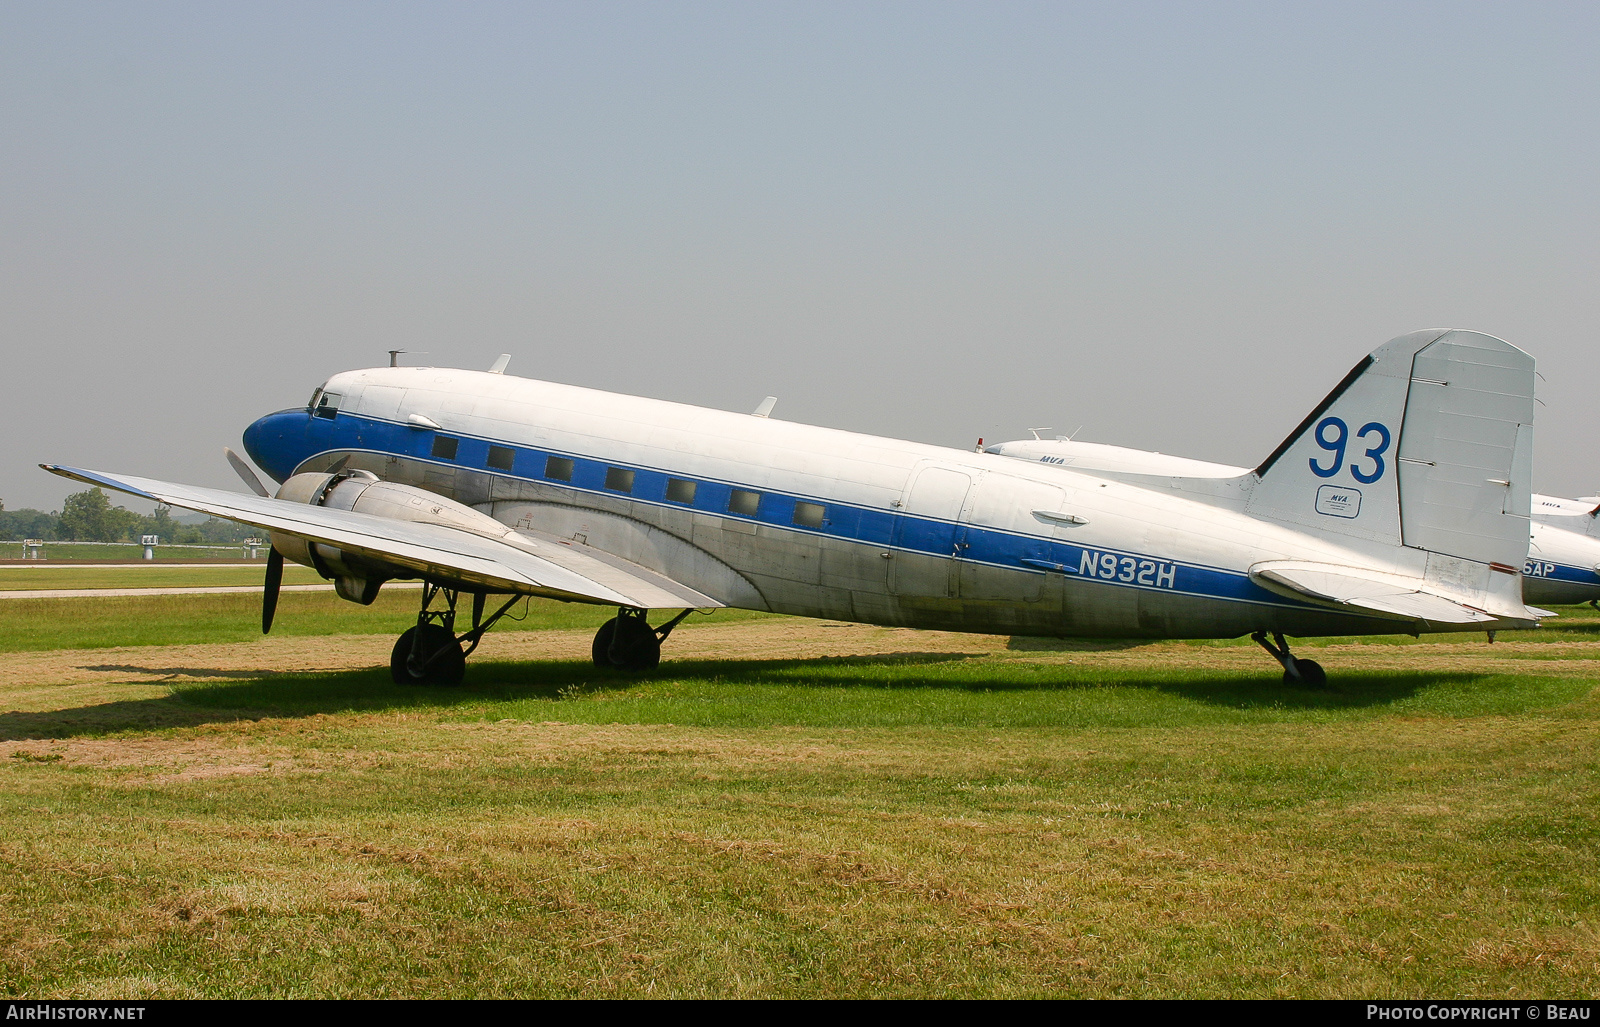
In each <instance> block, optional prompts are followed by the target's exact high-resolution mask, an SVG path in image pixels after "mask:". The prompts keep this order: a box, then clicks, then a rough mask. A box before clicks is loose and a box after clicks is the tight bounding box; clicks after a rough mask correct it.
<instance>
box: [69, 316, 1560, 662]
mask: <svg viewBox="0 0 1600 1027" xmlns="http://www.w3.org/2000/svg"><path fill="white" fill-rule="evenodd" d="M508 359H509V358H508V357H502V358H501V360H500V361H499V362H498V363H497V364H496V366H495V367H494V368H493V369H492V370H491V371H488V372H479V371H462V370H446V369H441V368H425V367H379V368H370V369H368V370H364V371H348V372H345V373H343V374H338V375H335V376H334V377H333V378H331V379H329V380H328V382H327V383H326V384H324V385H323V386H322V387H321V388H318V389H317V390H316V391H315V393H313V395H312V397H311V402H310V403H309V404H308V405H307V406H305V407H301V408H296V409H293V410H283V411H279V412H278V413H274V414H268V415H267V416H265V417H263V418H261V419H260V420H258V421H256V422H255V423H254V424H252V425H251V426H250V427H249V428H248V429H247V430H246V432H245V436H244V442H245V448H246V450H247V451H248V452H249V454H250V456H251V457H252V458H254V460H255V462H256V464H257V465H258V466H260V467H261V468H263V469H265V470H266V472H267V473H268V474H270V475H271V476H272V478H273V479H275V480H276V481H278V482H281V483H282V485H281V487H280V488H279V489H278V490H277V494H276V497H269V496H268V495H267V490H266V489H265V488H264V487H262V486H261V484H260V483H259V481H258V480H257V479H256V478H255V476H254V474H253V473H252V472H250V471H249V469H248V467H247V466H246V465H245V464H244V462H243V461H242V460H240V459H239V458H238V457H237V456H234V455H233V454H232V453H231V452H230V453H229V456H230V459H231V460H232V461H233V462H234V464H235V467H236V468H237V469H238V470H240V472H241V476H243V477H244V478H245V480H246V483H247V484H250V485H251V486H252V488H253V489H254V490H255V491H256V492H257V493H258V495H255V496H249V495H242V494H237V493H231V492H226V491H221V490H217V489H208V488H197V487H192V486H187V485H178V484H172V483H169V482H163V481H153V480H149V479H146V478H135V477H129V476H125V475H120V474H106V473H103V472H99V471H89V470H78V469H74V468H68V467H59V466H54V465H43V466H44V467H45V468H46V469H47V470H50V471H53V472H55V473H57V474H61V475H64V476H66V477H69V478H74V479H77V480H78V481H82V482H87V483H89V484H92V485H102V486H105V487H107V488H112V489H119V490H121V491H123V492H128V493H130V494H133V495H136V496H141V497H144V498H146V499H151V500H155V501H157V502H161V503H167V504H170V505H172V506H178V507H183V508H186V509H190V510H198V511H201V512H203V513H208V514H214V515H216V516H218V517H226V518H231V519H233V520H236V521H242V522H244V523H247V524H252V525H256V526H258V527H260V528H263V529H265V530H266V531H268V532H269V533H270V535H271V539H272V549H271V551H270V553H269V557H268V565H267V584H266V589H265V601H264V606H263V617H262V628H263V630H266V629H268V628H269V627H270V625H271V621H272V613H273V609H274V606H275V603H276V597H277V590H278V583H279V581H280V578H281V575H282V569H283V560H284V559H289V560H293V561H294V562H296V563H301V564H305V565H308V566H311V567H314V568H316V569H317V571H319V572H320V573H321V574H322V575H323V577H325V578H329V579H332V580H333V582H334V584H335V587H336V589H337V591H338V594H339V595H340V596H342V597H343V598H345V599H349V600H352V601H355V602H358V603H370V602H372V601H373V599H374V598H375V597H376V596H377V594H378V589H379V587H380V586H381V585H382V584H383V583H384V582H385V581H387V580H389V579H394V578H421V579H422V580H423V582H424V588H423V591H422V604H421V609H420V611H419V613H418V615H417V624H416V627H414V628H412V629H410V630H408V631H407V632H406V633H405V634H404V635H402V636H401V637H400V639H399V641H398V642H397V643H396V644H395V647H394V653H393V658H392V660H391V669H392V671H393V674H394V677H395V680H396V681H400V682H419V683H438V684H454V683H456V682H458V681H460V680H461V677H462V674H463V672H464V667H465V657H466V654H467V653H470V652H471V651H472V649H473V648H475V647H476V646H477V645H478V643H479V641H480V640H481V639H482V637H483V633H484V632H485V631H486V630H488V628H489V627H490V626H491V625H492V624H494V623H495V621H496V620H497V619H498V618H499V617H501V616H502V615H504V614H505V613H506V612H507V611H508V610H509V609H510V608H511V607H512V605H513V604H515V603H516V602H517V601H518V600H519V599H520V597H522V596H527V595H534V596H547V597H550V598H554V599H562V600H568V601H573V602H583V603H594V604H603V605H608V606H616V607H618V614H617V617H616V618H614V619H613V620H611V621H609V622H607V623H606V624H605V626H603V627H602V628H601V629H600V631H599V633H598V634H597V635H596V636H595V640H594V646H593V657H594V661H595V663H596V664H598V665H600V666H603V667H618V668H622V669H627V670H635V671H642V670H648V669H650V668H653V667H654V666H655V665H656V664H657V662H658V661H659V659H660V652H661V642H662V640H663V639H665V638H666V636H667V634H668V633H669V632H670V631H671V630H672V628H673V627H674V626H675V625H676V624H678V623H679V622H680V621H682V620H683V618H684V617H685V616H687V615H688V614H689V612H691V611H692V610H695V609H703V610H704V609H714V608H717V607H723V606H729V607H739V608H744V609H753V610H770V611H774V612H778V613H787V614H798V615H801V616H808V617H828V618H834V619H839V620H853V621H864V622H867V623H873V624H886V625H901V626H906V627H915V628H937V629H943V630H954V631H973V632H987V633H1000V634H1013V635H1044V636H1091V637H1108V636H1124V637H1140V638H1226V637H1236V636H1239V635H1246V634H1248V635H1250V636H1251V637H1252V638H1254V639H1255V641H1256V642H1258V643H1259V644H1260V645H1261V646H1262V647H1263V648H1265V649H1266V650H1267V651H1268V652H1269V653H1271V654H1272V655H1273V656H1274V657H1275V658H1276V659H1277V660H1278V661H1279V662H1280V663H1281V664H1282V666H1283V668H1284V679H1285V681H1287V682H1290V683H1305V684H1309V685H1315V684H1320V683H1321V682H1322V681H1323V680H1324V673H1323V671H1322V668H1320V667H1319V666H1318V665H1317V664H1316V663H1314V662H1312V661H1310V660H1304V659H1298V658H1296V657H1295V656H1293V655H1292V654H1291V653H1290V651H1289V647H1288V645H1287V644H1286V643H1285V641H1284V635H1285V634H1290V635H1299V636H1306V635H1329V634H1338V635H1350V634H1366V633H1375V634H1389V633H1395V632H1423V631H1444V630H1460V629H1461V628H1462V627H1463V626H1464V625H1473V626H1475V627H1477V628H1482V629H1489V630H1493V629H1496V628H1508V627H1527V626H1531V625H1533V624H1535V623H1536V622H1537V620H1538V618H1539V617H1540V616H1542V615H1543V614H1544V611H1541V610H1535V609H1529V608H1528V607H1526V606H1524V605H1523V599H1522V575H1521V573H1520V569H1521V567H1522V564H1523V561H1524V560H1525V559H1526V558H1527V555H1528V531H1529V495H1530V493H1529V485H1528V481H1529V467H1530V464H1531V457H1532V445H1533V360H1532V358H1531V357H1529V356H1528V355H1527V354H1526V353H1523V352H1522V351H1521V350H1519V349H1517V348H1515V347H1513V346H1510V345H1508V344H1507V343H1504V342H1502V341H1500V340H1499V339H1494V338H1491V337H1489V336H1486V335H1480V334H1477V333H1474V332H1465V331H1440V330H1433V331H1425V332H1416V333H1413V334H1411V335H1406V336H1402V337H1401V338H1398V339H1395V340H1394V341H1393V342H1390V343H1388V344H1386V345H1384V346H1382V347H1380V348H1379V349H1377V350H1376V351H1374V352H1373V353H1372V354H1371V355H1370V356H1368V357H1367V358H1365V359H1363V360H1362V361H1361V362H1360V363H1359V364H1357V365H1356V367H1355V368H1354V369H1353V370H1352V371H1351V372H1350V373H1349V374H1348V375H1347V376H1346V377H1345V379H1344V380H1343V381H1341V382H1340V383H1339V384H1338V386H1337V387H1336V388H1335V389H1334V390H1333V392H1332V393H1330V394H1329V396H1328V397H1327V399H1325V400H1324V401H1323V402H1322V403H1321V404H1319V405H1318V406H1317V408H1316V409H1315V410H1313V411H1312V412H1311V413H1310V415H1308V416H1307V417H1306V419H1305V420H1304V421H1303V422H1302V423H1301V424H1300V426H1299V427H1297V428H1296V429H1295V430H1294V431H1293V432H1291V433H1290V435H1289V437H1288V438H1286V439H1285V440H1284V441H1283V443H1282V444H1281V445H1279V446H1278V448H1277V449H1275V450H1273V451H1272V453H1271V454H1269V455H1268V456H1267V458H1266V459H1265V460H1263V461H1262V462H1261V464H1260V466H1258V467H1256V468H1254V469H1252V470H1249V471H1245V472H1243V473H1230V474H1226V475H1223V476H1221V477H1219V476H1217V475H1215V474H1210V473H1179V472H1177V471H1175V470H1173V469H1172V468H1170V467H1166V468H1161V469H1157V470H1155V471H1154V472H1152V473H1141V472H1135V471H1129V472H1126V473H1119V474H1116V475H1107V474H1102V473H1094V474H1085V473H1082V472H1080V471H1078V470H1075V469H1073V468H1072V467H1068V466H1060V465H1054V464H1049V463H1042V462H1038V461H1033V462H1024V461H1020V460H1012V459H1007V458H1006V457H1005V456H1001V455H996V454H993V453H982V452H968V451H961V450H953V449H945V448H941V447H938V446H929V445H923V444H919V443H914V442H901V441H896V440H893V439H885V438H875V437H872V436H867V435H858V434H854V433H851V432H845V431H836V430H833V429H828V428H818V427H811V426H808V425H802V424H794V423H787V422H782V421H775V420H772V419H771V418H769V417H766V416H764V415H765V414H766V413H767V412H768V411H770V402H769V403H765V404H763V405H762V409H761V410H759V411H758V412H757V414H756V415H754V416H752V415H750V414H738V413H729V412H726V411H720V410H707V409H702V408H699V407H691V406H683V405H680V404H676V403H667V402H662V401H659V400H653V399H641V398H637V397H632V396H621V395H615V394H612V393H606V392H597V391H594V390H590V389H582V388H575V387H572V386H567V385H557V384H553V383H550V382H540V381H531V380H527V379H522V378H516V377H510V376H507V375H505V374H503V373H502V372H503V371H504V369H505V363H506V361H507V360H508ZM462 595H470V596H471V597H472V614H471V624H472V626H471V628H470V629H468V630H465V631H458V628H459V625H458V624H457V614H456V604H457V599H458V597H459V596H462ZM491 596H492V597H494V600H493V602H494V606H493V607H488V606H487V605H486V600H487V597H491ZM486 608H492V610H493V612H492V613H490V614H489V615H488V616H487V617H485V616H484V612H485V609H486ZM652 610H659V611H680V612H677V613H676V615H674V616H671V617H670V618H669V619H666V620H665V621H664V622H663V623H661V624H660V626H658V627H652V626H651V625H650V624H649V622H648V620H647V614H648V612H649V611H652Z"/></svg>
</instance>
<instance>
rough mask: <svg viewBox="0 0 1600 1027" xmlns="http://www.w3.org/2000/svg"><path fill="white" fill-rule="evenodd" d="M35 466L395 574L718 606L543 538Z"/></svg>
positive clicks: (659, 606)
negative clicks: (504, 536) (324, 548)
mask: <svg viewBox="0 0 1600 1027" xmlns="http://www.w3.org/2000/svg"><path fill="white" fill-rule="evenodd" d="M39 466H41V467H43V468H44V469H45V470H47V471H49V472H51V473H52V474H59V475H61V476H62V477H64V478H72V479H75V480H77V481H81V482H86V483H88V484H90V485H102V486H104V487H106V488H109V489H116V490H117V491H118V492H126V493H128V494H129V495H133V496H139V497H141V498H143V499H148V500H152V501H154V502H157V503H165V504H167V505H168V506H177V507H182V508H183V509H185V510H196V511H199V512H200V513H205V514H211V515H212V516H215V517H224V518H227V519H228V520H233V521H241V522H243V523H245V524H249V525H253V526H255V527H257V528H263V529H265V530H267V531H271V532H276V533H279V534H284V535H293V536H296V537H298V538H303V539H306V540H307V541H309V542H319V543H322V544H324V545H329V546H335V547H337V548H339V549H341V550H344V551H345V552H348V553H354V554H359V555H361V556H364V557H369V558H371V559H375V560H381V561H383V562H384V563H388V564H393V565H395V566H397V567H401V568H404V569H405V570H408V571H411V572H413V574H414V575H415V576H416V577H423V578H434V579H443V580H457V581H464V582H467V583H469V584H472V585H477V586H480V587H482V588H484V589H486V590H488V591H492V592H510V593H517V594H526V595H537V596H546V597H549V598H552V599H566V600H572V601H577V602H587V603H599V604H605V605H616V606H633V607H638V608H640V609H646V610H671V609H688V608H694V609H711V608H714V607H720V606H722V605H723V604H722V603H719V602H717V601H716V600H715V599H712V598H711V597H710V596H707V595H704V594H703V593H700V592H697V591H695V590H694V589H692V588H690V587H688V586H687V585H684V584H682V583H680V582H677V581H673V580H672V579H671V578H668V577H666V576H665V575H662V574H657V573H656V572H655V571H652V570H649V569H648V568H645V567H641V566H639V565H638V564H635V563H630V562H628V561H626V560H623V559H621V558H619V557H615V556H612V555H611V554H609V553H606V552H604V551H602V550H598V549H595V548H593V547H592V546H584V545H580V544H578V543H575V542H569V541H566V540H561V539H555V538H551V537H548V536H546V537H543V538H540V539H537V540H529V539H527V538H525V537H524V538H519V544H518V545H510V544H508V543H506V542H502V541H498V540H496V539H492V538H487V537H485V536H482V535H475V534H472V533H471V532H466V531H461V530H459V529H457V528H452V527H449V526H447V525H443V524H429V523H426V522H421V521H401V520H396V519H393V518H389V517H374V516H372V515H371V514H361V513H353V512H351V511H348V510H330V509H328V508H326V507H321V506H310V505H308V504H305V503H291V502H289V501H287V500H282V499H273V498H271V497H267V496H247V495H243V494H241V493H237V492H224V491H223V490H221V489H208V488H201V487H199V486H195V485H180V484H176V483H173V482H168V481H156V480H154V479H151V478H136V477H132V476H130V475H121V474H106V473H103V472H101V471H87V470H80V469H78V468H74V467H60V466H56V465H53V464H40V465H39Z"/></svg>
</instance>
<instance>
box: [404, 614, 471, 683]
mask: <svg viewBox="0 0 1600 1027" xmlns="http://www.w3.org/2000/svg"><path fill="white" fill-rule="evenodd" d="M422 632H423V635H422V655H423V657H424V658H429V662H428V665H427V666H426V667H424V668H422V673H420V674H418V673H416V672H415V671H414V670H413V668H412V666H411V641H412V639H413V638H415V637H416V634H417V629H416V628H411V629H409V630H408V631H406V633H405V634H403V635H401V636H400V639H399V641H397V642H395V644H394V651H393V652H392V653H390V654H389V674H390V676H391V677H393V678H394V683H395V684H397V685H444V686H447V687H448V686H454V685H459V684H461V679H462V678H464V677H466V674H467V657H466V655H465V654H464V653H462V651H461V643H460V642H457V641H456V636H455V635H453V634H451V633H450V632H449V631H446V630H445V629H444V628H442V627H440V626H439V625H437V624H427V625H424V626H423V628H422ZM435 653H438V654H439V655H438V656H434V654H435Z"/></svg>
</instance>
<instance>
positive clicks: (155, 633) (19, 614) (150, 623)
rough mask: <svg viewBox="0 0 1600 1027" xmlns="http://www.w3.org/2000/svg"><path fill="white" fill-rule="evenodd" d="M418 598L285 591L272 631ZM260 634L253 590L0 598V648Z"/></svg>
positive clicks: (732, 613) (390, 611)
mask: <svg viewBox="0 0 1600 1027" xmlns="http://www.w3.org/2000/svg"><path fill="white" fill-rule="evenodd" d="M285 580H287V577H286V578H285ZM420 600H421V593H420V592H418V591H417V590H415V589H386V590H384V591H383V592H381V593H379V596H378V599H377V601H376V602H374V603H373V604H372V605H371V606H358V605H356V604H355V603H349V602H345V601H344V600H342V599H340V598H338V597H337V596H335V595H334V594H333V593H332V592H284V593H281V594H280V595H279V596H278V609H277V613H276V615H275V616H274V618H273V622H272V634H273V635H274V636H282V637H307V636H319V635H360V634H377V635H394V636H395V637H399V635H400V633H401V632H402V631H405V630H406V629H407V628H409V627H411V626H412V625H413V624H415V623H416V619H417V604H418V603H419V601H420ZM491 609H492V607H491ZM460 615H461V618H462V621H463V626H464V625H465V622H466V621H468V620H469V619H470V618H471V616H472V612H471V606H470V605H469V604H468V603H467V602H465V601H463V603H462V605H461V613H460ZM614 616H616V609H615V608H613V607H606V606H589V605H586V604H582V603H559V602H555V601H554V600H537V599H536V600H529V601H528V602H527V603H526V604H523V605H519V606H517V607H516V608H514V609H513V610H512V611H511V612H510V613H508V614H507V615H506V616H505V617H504V618H503V619H502V620H501V621H500V623H498V624H496V625H495V627H494V631H495V632H514V631H549V630H588V631H595V630H597V629H598V628H599V627H600V625H601V624H604V623H605V622H606V621H607V620H608V619H610V618H611V617H614ZM765 616H768V615H766V614H758V613H747V612H745V611H740V610H719V611H718V612H717V614H716V617H717V618H718V620H719V621H730V620H740V619H760V618H762V617H765ZM690 620H691V622H692V621H694V620H695V618H693V617H691V618H690ZM260 637H261V596H260V595H259V594H256V593H250V592H238V593H214V594H210V595H169V596H107V597H94V598H70V599H5V600H0V652H7V653H16V652H41V651H47V650H53V649H98V648H106V647H110V646H145V645H183V644H200V643H217V642H245V641H250V640H252V639H258V638H260Z"/></svg>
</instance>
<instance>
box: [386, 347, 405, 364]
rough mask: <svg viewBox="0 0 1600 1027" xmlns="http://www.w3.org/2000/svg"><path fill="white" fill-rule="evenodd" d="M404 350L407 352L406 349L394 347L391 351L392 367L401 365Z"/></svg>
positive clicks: (390, 362) (390, 360)
mask: <svg viewBox="0 0 1600 1027" xmlns="http://www.w3.org/2000/svg"><path fill="white" fill-rule="evenodd" d="M404 352H405V350H403V349H392V350H390V351H389V366H390V367H399V366H400V354H402V353H404Z"/></svg>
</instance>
